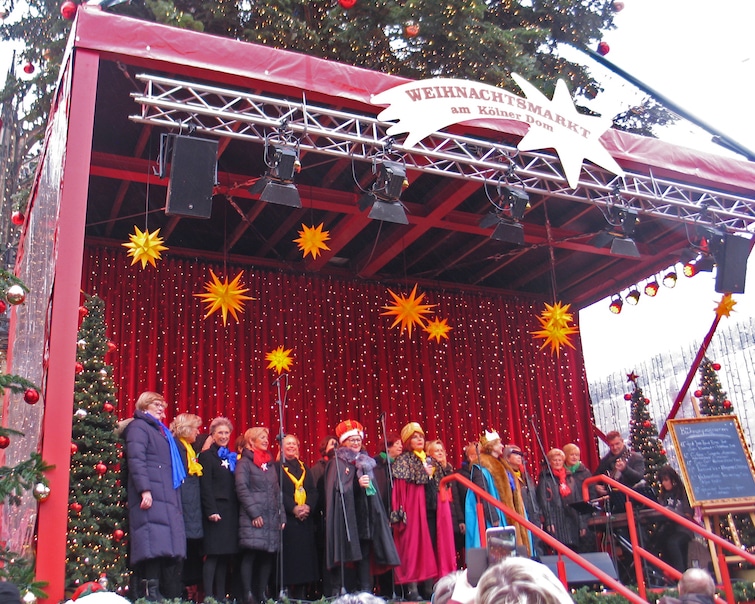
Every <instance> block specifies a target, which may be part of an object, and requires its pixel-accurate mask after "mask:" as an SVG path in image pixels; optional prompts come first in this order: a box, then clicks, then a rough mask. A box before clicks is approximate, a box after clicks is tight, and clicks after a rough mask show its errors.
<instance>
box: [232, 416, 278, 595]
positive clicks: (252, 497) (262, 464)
mask: <svg viewBox="0 0 755 604" xmlns="http://www.w3.org/2000/svg"><path fill="white" fill-rule="evenodd" d="M244 437H245V439H246V449H244V451H243V452H242V453H241V459H240V460H239V462H238V465H237V466H236V495H237V496H238V499H239V545H240V546H241V549H242V550H243V557H242V558H241V571H240V572H241V585H242V588H243V590H244V597H245V598H246V602H247V604H258V603H259V602H263V601H265V590H266V588H267V584H268V581H269V580H270V573H271V571H272V569H273V563H274V562H275V553H276V552H277V551H278V550H279V549H280V543H281V530H282V529H283V528H284V527H285V520H286V511H285V510H284V509H283V506H282V505H281V503H280V488H279V486H278V472H277V471H276V468H275V466H274V464H272V463H271V462H272V459H271V457H270V453H268V451H267V449H268V446H269V444H270V443H269V431H268V429H267V428H262V427H256V428H249V430H247V431H246V432H245V433H244Z"/></svg>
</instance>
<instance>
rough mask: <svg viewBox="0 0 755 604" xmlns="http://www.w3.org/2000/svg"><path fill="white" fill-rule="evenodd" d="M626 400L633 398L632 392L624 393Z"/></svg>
mask: <svg viewBox="0 0 755 604" xmlns="http://www.w3.org/2000/svg"><path fill="white" fill-rule="evenodd" d="M624 400H625V401H631V400H632V395H631V394H629V392H627V393H626V394H625V395H624Z"/></svg>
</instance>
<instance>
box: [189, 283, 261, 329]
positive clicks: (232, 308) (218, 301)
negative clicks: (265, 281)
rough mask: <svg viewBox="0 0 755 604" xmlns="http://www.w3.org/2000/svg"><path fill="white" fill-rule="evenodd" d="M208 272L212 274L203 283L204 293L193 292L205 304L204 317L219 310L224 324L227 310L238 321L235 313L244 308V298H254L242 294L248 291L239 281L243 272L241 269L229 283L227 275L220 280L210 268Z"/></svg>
mask: <svg viewBox="0 0 755 604" xmlns="http://www.w3.org/2000/svg"><path fill="white" fill-rule="evenodd" d="M210 274H211V275H212V281H208V282H207V283H205V286H204V287H205V290H206V291H205V293H203V294H194V295H195V296H196V297H197V298H202V300H204V302H205V304H207V314H206V315H205V316H204V318H205V319H206V318H207V317H209V316H210V315H211V314H212V313H214V312H215V311H217V310H220V312H221V313H222V314H223V325H225V324H226V320H227V319H228V313H229V312H230V313H231V315H233V318H234V319H236V321H237V322H238V320H239V317H238V315H237V314H236V313H237V312H238V311H243V310H244V300H255V299H256V298H252V297H251V296H245V295H243V294H244V293H245V292H248V291H249V289H248V288H244V286H243V284H240V283H239V281H241V275H243V274H244V272H243V271H242V272H240V273H239V274H238V275H236V278H235V279H234V280H233V281H231V282H230V283H229V282H228V277H225V278H224V279H223V281H220V279H218V277H217V276H216V275H215V273H213V272H212V270H210Z"/></svg>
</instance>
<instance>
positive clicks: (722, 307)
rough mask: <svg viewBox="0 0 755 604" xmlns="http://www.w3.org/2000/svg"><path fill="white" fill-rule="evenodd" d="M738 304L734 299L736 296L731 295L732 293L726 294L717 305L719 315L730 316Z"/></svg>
mask: <svg viewBox="0 0 755 604" xmlns="http://www.w3.org/2000/svg"><path fill="white" fill-rule="evenodd" d="M736 304H737V303H736V302H735V301H734V298H732V297H731V294H726V295H724V296H723V297H722V298H721V301H720V302H719V303H718V305H717V306H716V309H715V310H716V314H717V315H718V316H719V317H729V316H731V312H732V311H733V310H734V307H735V306H736Z"/></svg>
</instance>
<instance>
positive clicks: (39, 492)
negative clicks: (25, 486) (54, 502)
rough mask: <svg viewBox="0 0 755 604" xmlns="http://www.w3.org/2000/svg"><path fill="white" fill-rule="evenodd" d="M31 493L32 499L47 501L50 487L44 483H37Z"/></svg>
mask: <svg viewBox="0 0 755 604" xmlns="http://www.w3.org/2000/svg"><path fill="white" fill-rule="evenodd" d="M32 493H33V494H34V499H36V500H37V501H47V498H48V497H49V496H50V487H48V486H47V485H46V484H45V483H44V482H38V483H37V484H35V485H34V489H33V491H32Z"/></svg>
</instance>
